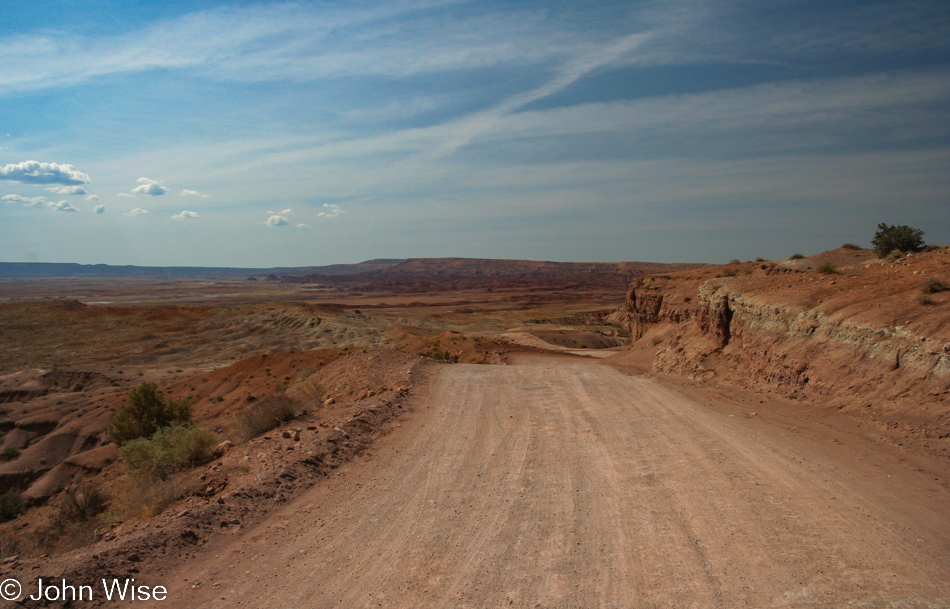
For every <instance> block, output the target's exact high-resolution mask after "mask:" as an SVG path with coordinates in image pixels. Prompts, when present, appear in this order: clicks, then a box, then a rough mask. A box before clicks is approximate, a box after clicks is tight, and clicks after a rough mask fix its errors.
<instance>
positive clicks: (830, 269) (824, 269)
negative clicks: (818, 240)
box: [815, 262, 838, 275]
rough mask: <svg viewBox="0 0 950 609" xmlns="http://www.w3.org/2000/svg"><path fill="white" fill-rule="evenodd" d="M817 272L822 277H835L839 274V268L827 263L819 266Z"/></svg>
mask: <svg viewBox="0 0 950 609" xmlns="http://www.w3.org/2000/svg"><path fill="white" fill-rule="evenodd" d="M815 272H818V273H821V274H822V275H834V274H835V273H837V272H838V267H836V266H835V265H834V264H832V263H830V262H825V263H822V264H820V265H818V268H817V269H815Z"/></svg>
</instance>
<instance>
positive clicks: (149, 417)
mask: <svg viewBox="0 0 950 609" xmlns="http://www.w3.org/2000/svg"><path fill="white" fill-rule="evenodd" d="M189 421H191V404H189V403H188V401H187V400H185V401H176V400H166V399H165V394H164V393H162V392H161V391H160V390H159V388H158V385H156V384H155V383H142V384H141V385H139V386H138V387H135V388H134V389H132V390H131V391H130V392H129V398H128V402H127V403H126V405H125V407H124V408H123V409H122V410H120V411H119V412H117V413H116V415H115V416H114V417H112V422H111V423H109V426H108V427H107V428H106V433H107V434H108V435H109V439H110V440H112V441H113V442H115V443H116V444H118V445H119V446H122V445H123V444H125V443H126V442H129V441H131V440H135V439H138V438H149V437H151V436H152V435H153V434H154V433H155V432H156V431H158V430H159V429H161V428H163V427H169V426H172V425H183V424H186V423H188V422H189Z"/></svg>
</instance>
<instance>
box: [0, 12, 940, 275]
mask: <svg viewBox="0 0 950 609" xmlns="http://www.w3.org/2000/svg"><path fill="white" fill-rule="evenodd" d="M133 4H134V5H133V6H129V5H128V4H127V3H125V2H110V1H99V2H93V3H88V2H79V1H73V0H49V1H48V2H42V3H36V2H34V3H16V5H15V6H13V7H12V8H11V5H13V3H8V5H7V7H6V8H5V10H4V16H3V19H0V117H2V118H0V260H4V261H40V262H80V263H107V264H138V265H196V266H212V265H213V266H250V267H268V266H285V265H288V266H304V265H316V264H329V263H334V262H356V261H360V260H364V259H369V258H377V257H379V258H402V257H417V256H466V257H489V258H528V259H539V260H575V261H619V260H649V261H670V262H673V261H710V262H722V261H728V260H729V259H731V258H741V259H749V258H754V257H756V256H763V257H766V258H778V257H785V256H789V255H791V254H792V253H796V252H802V253H810V252H816V251H820V250H824V249H830V248H833V247H837V246H839V245H841V244H842V243H845V242H855V243H859V244H863V245H867V244H868V243H869V241H870V238H871V236H872V235H873V233H874V230H875V227H876V226H877V224H878V223H879V222H887V223H891V224H897V223H899V224H909V225H911V226H915V227H918V228H922V229H924V230H925V231H926V234H925V239H927V240H928V242H931V243H938V244H948V243H950V4H948V3H947V2H945V1H944V0H941V1H933V2H929V1H921V2H914V3H908V2H835V3H829V2H794V3H792V2H762V1H745V0H741V1H728V0H726V1H723V0H720V1H716V2H705V1H701V0H695V1H687V2H679V3H666V2H630V1H628V2H600V3H597V2H585V3H579V2H548V3H538V2H514V1H512V2H486V1H481V2H464V1H452V0H444V1H437V0H433V1H428V0H407V1H402V0H388V1H385V2H295V3H286V2H257V3H251V2H228V3H221V2H210V1H197V0H195V1H192V2H176V3H165V2H138V3H133ZM31 162H32V163H31ZM146 212H147V213H146Z"/></svg>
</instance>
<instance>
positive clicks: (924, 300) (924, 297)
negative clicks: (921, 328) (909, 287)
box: [917, 294, 934, 305]
mask: <svg viewBox="0 0 950 609" xmlns="http://www.w3.org/2000/svg"><path fill="white" fill-rule="evenodd" d="M917 302H919V303H920V304H922V305H932V304H934V299H933V296H931V295H930V294H918V295H917Z"/></svg>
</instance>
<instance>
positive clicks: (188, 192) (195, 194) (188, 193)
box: [181, 189, 211, 199]
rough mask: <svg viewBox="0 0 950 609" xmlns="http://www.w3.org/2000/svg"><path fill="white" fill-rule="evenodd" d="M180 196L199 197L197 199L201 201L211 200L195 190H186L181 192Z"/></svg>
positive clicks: (208, 196)
mask: <svg viewBox="0 0 950 609" xmlns="http://www.w3.org/2000/svg"><path fill="white" fill-rule="evenodd" d="M181 196H183V197H199V198H202V199H210V198H211V196H210V195H206V194H204V193H200V192H198V191H197V190H187V189H185V190H183V191H181Z"/></svg>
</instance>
